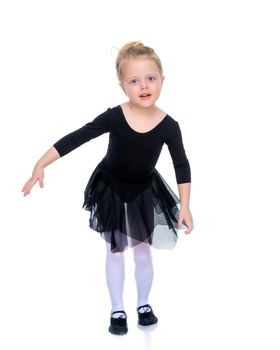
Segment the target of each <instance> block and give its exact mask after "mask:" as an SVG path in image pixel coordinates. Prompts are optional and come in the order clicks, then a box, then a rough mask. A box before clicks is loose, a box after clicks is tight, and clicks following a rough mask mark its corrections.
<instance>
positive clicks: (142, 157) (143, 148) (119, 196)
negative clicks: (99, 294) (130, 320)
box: [22, 41, 193, 335]
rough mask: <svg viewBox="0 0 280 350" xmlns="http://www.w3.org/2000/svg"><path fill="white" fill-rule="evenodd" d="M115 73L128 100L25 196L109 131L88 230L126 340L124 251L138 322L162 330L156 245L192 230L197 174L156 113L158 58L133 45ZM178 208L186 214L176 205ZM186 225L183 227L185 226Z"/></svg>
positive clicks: (49, 158) (71, 144)
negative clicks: (153, 293)
mask: <svg viewBox="0 0 280 350" xmlns="http://www.w3.org/2000/svg"><path fill="white" fill-rule="evenodd" d="M116 69H117V76H118V79H119V83H120V86H121V88H122V89H123V91H124V93H125V94H126V96H127V98H128V101H127V102H126V103H123V104H121V105H117V106H115V107H113V108H108V109H107V110H106V111H105V112H103V113H102V114H100V115H98V116H97V117H96V118H95V119H94V120H93V121H92V122H89V123H87V124H86V125H84V126H83V127H81V128H80V129H78V130H76V131H74V132H72V133H70V134H68V135H66V136H64V137H63V138H61V139H60V140H58V141H57V142H56V143H55V144H54V145H53V146H52V147H51V148H50V149H49V150H48V151H47V152H46V153H45V154H44V155H43V156H42V157H41V158H40V159H39V161H38V162H37V163H36V165H35V167H34V170H33V173H32V177H31V178H30V179H29V180H28V181H27V182H26V184H25V185H24V187H23V189H22V191H23V193H24V196H26V195H28V194H29V193H30V191H31V189H32V187H33V186H34V185H35V184H36V183H37V181H38V182H39V185H40V187H43V178H44V168H45V167H46V166H47V165H49V164H51V163H52V162H54V161H55V160H57V159H58V158H60V157H63V156H64V155H66V154H67V153H69V152H71V151H73V150H74V149H75V148H77V147H79V146H81V145H82V144H83V143H85V142H88V141H89V140H91V139H93V138H95V137H98V136H99V135H102V134H103V133H106V132H109V133H110V137H109V144H108V149H107V153H106V155H105V156H104V158H103V159H102V160H101V162H100V163H99V164H98V165H97V166H96V168H95V169H94V171H93V173H92V175H91V177H90V179H89V181H88V184H87V186H86V188H85V192H84V204H83V207H84V208H85V209H86V210H88V211H89V212H90V219H89V225H90V227H91V228H92V229H93V230H95V231H97V232H99V233H100V235H101V237H102V238H103V239H104V240H105V242H106V246H107V255H106V281H107V285H108V290H109V294H110V298H111V315H110V326H109V332H111V333H113V334H118V335H121V334H126V333H127V331H128V327H127V315H126V312H125V311H124V305H123V299H122V295H123V287H124V254H123V252H124V250H125V249H127V248H128V247H131V248H132V249H133V252H134V261H135V279H136V286H137V309H136V310H137V314H138V323H139V324H140V325H143V326H148V325H151V324H155V323H157V321H158V319H157V317H156V316H155V314H154V312H153V309H152V307H151V305H150V304H149V303H148V297H149V293H150V289H151V286H152V281H153V265H152V257H151V249H150V248H151V246H153V247H155V248H161V249H170V248H173V247H174V246H175V244H176V241H177V231H178V229H180V228H182V229H184V228H185V229H186V231H185V233H190V232H191V231H192V229H193V219H192V215H191V212H190V208H189V201H190V185H191V171H190V165H189V162H188V159H187V157H186V154H185V149H184V145H183V141H182V135H181V130H180V127H179V124H178V122H177V121H176V120H174V119H173V118H172V117H171V116H170V115H168V114H167V113H165V112H164V111H163V110H161V109H160V108H159V107H157V106H156V104H155V103H156V101H157V99H158V98H159V96H160V92H161V88H162V84H163V80H164V76H163V72H162V65H161V61H160V59H159V57H158V56H157V54H156V53H155V51H154V50H153V49H152V48H150V47H148V46H144V45H143V44H142V43H141V42H139V41H136V42H130V43H128V44H126V45H124V46H123V47H122V48H121V49H120V50H119V53H118V56H117V60H116ZM164 143H166V144H167V146H168V149H169V152H170V155H171V157H172V161H173V166H174V170H175V175H176V180H177V184H178V190H179V194H180V200H179V198H178V197H177V196H176V194H175V193H174V192H173V191H172V189H171V188H170V187H169V185H168V184H167V183H166V181H165V180H164V178H163V177H162V176H161V174H160V173H159V172H158V171H157V169H156V168H155V165H156V163H157V160H158V158H159V155H160V152H161V149H162V146H163V144H164ZM179 203H180V210H179V209H178V207H177V205H178V204H179ZM183 221H185V223H184V222H183Z"/></svg>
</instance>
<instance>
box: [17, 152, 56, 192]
mask: <svg viewBox="0 0 280 350" xmlns="http://www.w3.org/2000/svg"><path fill="white" fill-rule="evenodd" d="M58 158H60V155H59V153H58V152H57V150H56V149H55V147H53V146H52V147H51V148H50V149H49V150H48V151H47V152H46V153H45V154H44V155H43V156H42V157H41V158H40V159H39V160H38V162H37V163H36V164H35V166H34V169H33V172H32V176H31V178H30V179H29V180H28V181H27V182H26V183H25V185H24V186H23V188H22V192H23V195H24V196H26V195H28V194H29V193H30V191H31V189H32V187H33V186H34V185H35V184H36V182H37V181H39V185H40V187H44V181H43V180H44V168H45V167H46V166H47V165H49V164H51V163H52V162H54V161H55V160H57V159H58Z"/></svg>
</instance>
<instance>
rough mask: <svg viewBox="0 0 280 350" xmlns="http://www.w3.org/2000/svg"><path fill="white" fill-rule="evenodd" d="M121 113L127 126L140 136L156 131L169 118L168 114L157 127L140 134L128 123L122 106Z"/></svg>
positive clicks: (120, 107)
mask: <svg viewBox="0 0 280 350" xmlns="http://www.w3.org/2000/svg"><path fill="white" fill-rule="evenodd" d="M118 107H119V109H120V111H121V115H122V117H123V119H124V122H125V124H126V125H127V126H128V128H129V129H130V130H131V131H133V132H134V133H136V134H140V135H145V134H149V133H151V132H152V131H154V130H155V129H156V128H157V127H158V126H159V125H161V124H162V123H163V121H164V120H165V119H166V118H167V116H168V114H167V113H166V114H165V116H164V117H163V119H161V121H160V122H159V123H157V124H156V126H154V127H153V128H152V129H151V130H148V131H145V132H139V131H136V130H134V129H133V128H132V127H131V126H130V125H129V123H128V121H127V120H126V117H125V114H124V111H123V109H122V106H121V105H118Z"/></svg>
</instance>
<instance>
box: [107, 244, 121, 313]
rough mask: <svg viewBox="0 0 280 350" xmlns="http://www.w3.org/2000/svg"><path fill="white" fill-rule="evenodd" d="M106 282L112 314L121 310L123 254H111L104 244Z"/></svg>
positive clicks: (108, 246) (108, 245) (108, 247)
mask: <svg viewBox="0 0 280 350" xmlns="http://www.w3.org/2000/svg"><path fill="white" fill-rule="evenodd" d="M106 246H107V256H106V281H107V287H108V290H109V294H110V298H111V305H112V312H114V311H118V310H123V288H124V279H125V270H124V255H123V253H112V252H111V249H110V248H111V247H110V244H109V243H107V242H106Z"/></svg>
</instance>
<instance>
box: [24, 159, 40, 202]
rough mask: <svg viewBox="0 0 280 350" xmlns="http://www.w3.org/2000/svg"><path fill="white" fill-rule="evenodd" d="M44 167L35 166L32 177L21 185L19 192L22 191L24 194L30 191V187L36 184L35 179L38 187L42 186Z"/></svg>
mask: <svg viewBox="0 0 280 350" xmlns="http://www.w3.org/2000/svg"><path fill="white" fill-rule="evenodd" d="M43 180H44V169H43V168H42V167H38V166H35V168H34V170H33V173H32V177H31V178H30V179H29V180H28V181H27V182H26V184H25V185H24V186H23V188H22V190H21V192H23V195H24V196H26V195H28V194H29V193H30V191H31V189H32V187H33V186H34V185H35V184H36V182H37V181H39V185H40V187H41V188H42V187H44V181H43Z"/></svg>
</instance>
